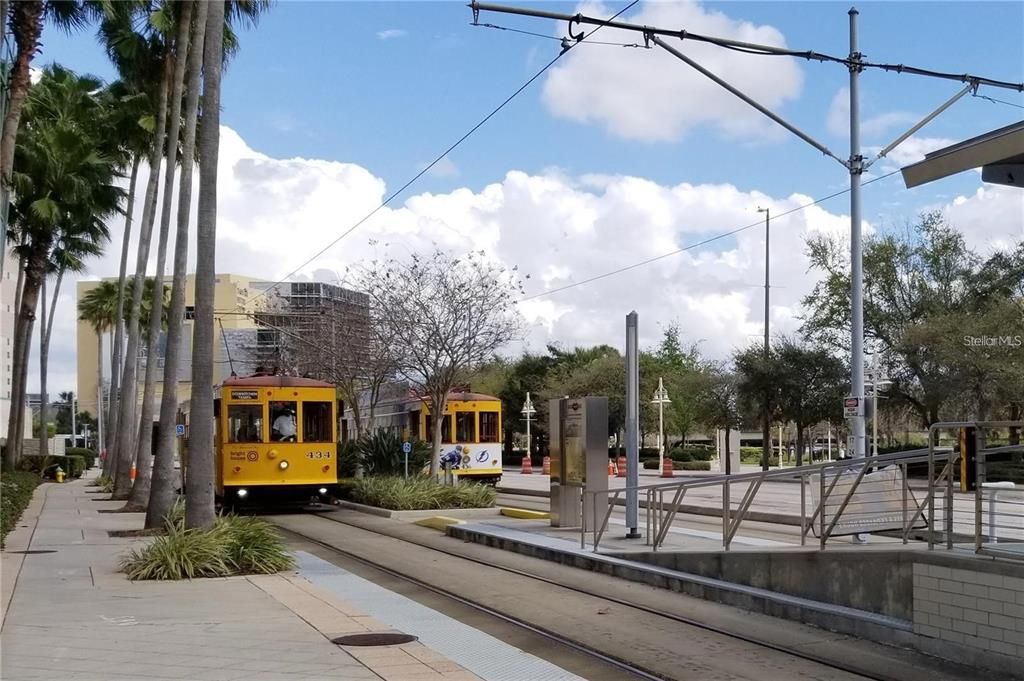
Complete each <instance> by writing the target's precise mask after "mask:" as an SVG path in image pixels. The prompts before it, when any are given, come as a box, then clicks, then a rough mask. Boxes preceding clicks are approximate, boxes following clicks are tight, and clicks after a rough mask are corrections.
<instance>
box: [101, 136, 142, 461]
mask: <svg viewBox="0 0 1024 681" xmlns="http://www.w3.org/2000/svg"><path fill="white" fill-rule="evenodd" d="M139 162H140V157H139V156H137V155H136V156H135V157H134V158H132V174H131V179H130V180H129V181H128V200H127V203H126V205H125V211H124V236H123V237H122V239H121V270H120V274H119V276H118V281H117V313H116V314H115V316H114V327H113V330H112V331H111V351H112V352H113V355H112V358H111V363H110V407H109V411H108V412H107V432H108V433H109V434H110V435H109V438H108V439H109V440H110V444H111V446H110V451H109V452H107V458H106V459H105V462H104V465H103V472H104V474H106V475H109V476H110V477H114V476H116V475H117V448H118V432H119V431H118V428H119V421H120V419H119V409H118V406H119V404H120V402H119V401H120V392H119V386H120V383H121V380H120V379H121V373H122V372H123V371H124V359H123V357H122V353H121V350H122V347H121V346H122V344H123V342H124V287H125V280H126V279H127V273H128V247H129V243H130V241H131V236H132V215H133V213H134V212H135V185H136V182H137V180H138V177H139Z"/></svg>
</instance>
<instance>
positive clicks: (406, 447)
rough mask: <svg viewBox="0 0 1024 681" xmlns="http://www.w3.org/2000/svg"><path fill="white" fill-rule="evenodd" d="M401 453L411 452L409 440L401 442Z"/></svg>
mask: <svg viewBox="0 0 1024 681" xmlns="http://www.w3.org/2000/svg"><path fill="white" fill-rule="evenodd" d="M402 453H403V454H411V453H412V443H411V442H403V443H402Z"/></svg>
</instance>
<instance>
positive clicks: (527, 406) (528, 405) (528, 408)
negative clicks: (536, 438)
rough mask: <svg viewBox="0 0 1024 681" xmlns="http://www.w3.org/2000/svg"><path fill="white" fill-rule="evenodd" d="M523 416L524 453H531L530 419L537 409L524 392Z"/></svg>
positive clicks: (528, 395)
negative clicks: (524, 433)
mask: <svg viewBox="0 0 1024 681" xmlns="http://www.w3.org/2000/svg"><path fill="white" fill-rule="evenodd" d="M522 413H523V416H525V417H526V455H527V456H532V455H533V440H531V439H530V419H531V418H533V415H534V414H536V413H537V410H536V409H534V408H533V401H532V400H531V399H530V393H526V402H524V403H523V412H522Z"/></svg>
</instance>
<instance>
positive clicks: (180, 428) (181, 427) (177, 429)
mask: <svg viewBox="0 0 1024 681" xmlns="http://www.w3.org/2000/svg"><path fill="white" fill-rule="evenodd" d="M174 433H175V434H176V435H177V436H178V437H185V424H184V423H179V424H178V425H176V426H174Z"/></svg>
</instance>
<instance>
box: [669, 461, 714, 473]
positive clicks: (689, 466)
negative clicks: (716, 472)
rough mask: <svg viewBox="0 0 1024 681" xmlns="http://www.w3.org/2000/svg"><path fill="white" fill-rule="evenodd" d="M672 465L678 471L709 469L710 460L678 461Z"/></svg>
mask: <svg viewBox="0 0 1024 681" xmlns="http://www.w3.org/2000/svg"><path fill="white" fill-rule="evenodd" d="M672 467H673V468H674V469H675V470H677V471H709V470H711V462H710V461H676V462H674V463H673V465H672Z"/></svg>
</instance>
